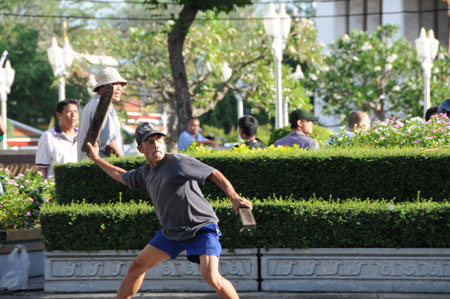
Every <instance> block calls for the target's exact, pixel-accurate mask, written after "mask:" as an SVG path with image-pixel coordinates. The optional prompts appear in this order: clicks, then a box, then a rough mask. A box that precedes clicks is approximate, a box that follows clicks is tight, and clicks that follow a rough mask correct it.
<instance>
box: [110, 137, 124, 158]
mask: <svg viewBox="0 0 450 299" xmlns="http://www.w3.org/2000/svg"><path fill="white" fill-rule="evenodd" d="M106 149H107V150H108V152H110V153H112V154H115V155H116V156H117V157H124V154H123V151H122V149H121V148H120V147H119V145H118V144H117V142H116V140H113V141H112V142H111V143H110V144H108V145H107V146H106Z"/></svg>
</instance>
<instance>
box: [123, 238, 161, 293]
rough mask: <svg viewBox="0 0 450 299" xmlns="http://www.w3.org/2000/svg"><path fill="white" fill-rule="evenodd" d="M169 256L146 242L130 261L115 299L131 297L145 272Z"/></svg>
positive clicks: (137, 289) (137, 288)
mask: <svg viewBox="0 0 450 299" xmlns="http://www.w3.org/2000/svg"><path fill="white" fill-rule="evenodd" d="M169 257H170V256H169V255H168V254H167V253H165V252H164V251H162V250H159V249H158V248H156V247H153V246H152V245H149V244H147V246H145V247H144V249H143V250H142V251H141V253H139V255H138V256H137V257H136V258H135V259H134V260H133V261H132V262H131V264H130V267H129V268H128V272H127V275H125V277H124V278H123V280H122V283H121V284H120V288H119V291H118V292H117V297H116V298H117V299H131V296H133V295H134V294H136V293H137V292H138V291H139V288H140V287H141V285H142V281H143V280H144V277H145V272H146V271H147V270H148V269H150V268H152V267H154V266H156V265H158V264H159V263H161V262H163V261H165V260H166V259H168V258H169Z"/></svg>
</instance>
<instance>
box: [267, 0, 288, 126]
mask: <svg viewBox="0 0 450 299" xmlns="http://www.w3.org/2000/svg"><path fill="white" fill-rule="evenodd" d="M264 29H265V30H266V33H267V35H268V36H269V39H270V40H271V43H272V51H273V57H274V60H275V86H276V100H275V127H276V128H281V127H283V126H284V125H285V124H287V114H288V107H287V102H286V103H285V104H284V105H283V98H282V90H281V62H282V61H283V49H284V47H285V45H286V40H287V38H288V35H289V31H290V29H291V17H290V16H289V15H288V14H287V13H286V9H285V7H284V4H281V9H280V13H279V14H278V13H277V12H276V11H275V7H274V5H273V3H270V5H269V11H268V12H267V14H266V16H265V17H264ZM283 108H284V113H283ZM283 114H284V115H285V117H283ZM283 119H285V121H283Z"/></svg>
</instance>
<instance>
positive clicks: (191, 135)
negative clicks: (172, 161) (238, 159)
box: [178, 117, 219, 152]
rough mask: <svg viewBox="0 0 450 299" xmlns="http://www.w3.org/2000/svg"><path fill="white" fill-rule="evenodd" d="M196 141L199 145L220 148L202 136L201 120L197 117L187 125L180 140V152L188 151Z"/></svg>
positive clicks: (191, 119)
mask: <svg viewBox="0 0 450 299" xmlns="http://www.w3.org/2000/svg"><path fill="white" fill-rule="evenodd" d="M194 140H195V143H197V144H204V145H209V146H212V147H218V146H219V145H218V144H217V142H215V141H214V140H212V139H208V138H206V137H203V135H202V134H200V120H199V119H198V118H196V117H191V118H190V119H189V120H188V122H187V124H186V129H185V130H184V131H183V133H181V135H180V137H179V138H178V151H180V152H181V151H184V150H185V149H187V148H188V147H189V146H190V145H191V143H192V142H193V141H194Z"/></svg>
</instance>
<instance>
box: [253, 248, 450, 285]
mask: <svg viewBox="0 0 450 299" xmlns="http://www.w3.org/2000/svg"><path fill="white" fill-rule="evenodd" d="M261 276H262V279H263V282H262V289H263V290H274V291H327V292H328V291H339V292H341V291H347V292H354V291H367V292H396V291H401V292H434V291H438V292H445V293H447V292H449V293H450V289H449V288H448V285H449V283H450V250H448V249H420V248H418V249H389V248H385V249H365V248H360V249H308V250H301V249H298V250H291V249H270V250H268V251H265V250H263V251H262V257H261Z"/></svg>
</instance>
